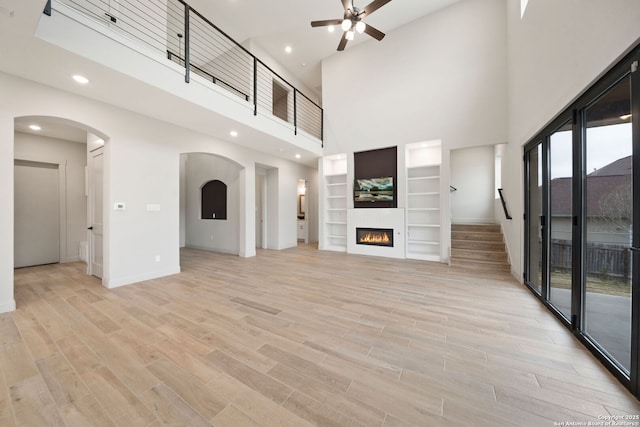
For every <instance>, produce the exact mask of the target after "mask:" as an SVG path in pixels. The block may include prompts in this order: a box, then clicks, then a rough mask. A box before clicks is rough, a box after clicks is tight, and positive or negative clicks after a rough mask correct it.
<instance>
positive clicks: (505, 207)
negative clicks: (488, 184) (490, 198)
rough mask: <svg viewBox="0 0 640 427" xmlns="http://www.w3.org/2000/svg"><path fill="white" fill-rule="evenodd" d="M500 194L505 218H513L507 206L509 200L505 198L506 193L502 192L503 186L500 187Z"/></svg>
mask: <svg viewBox="0 0 640 427" xmlns="http://www.w3.org/2000/svg"><path fill="white" fill-rule="evenodd" d="M498 194H499V195H500V201H501V202H502V209H503V210H504V216H505V218H507V219H511V215H510V214H509V209H508V208H507V201H506V200H505V198H504V194H502V188H498Z"/></svg>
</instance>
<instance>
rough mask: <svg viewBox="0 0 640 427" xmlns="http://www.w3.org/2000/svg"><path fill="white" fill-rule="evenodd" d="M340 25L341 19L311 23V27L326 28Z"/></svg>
mask: <svg viewBox="0 0 640 427" xmlns="http://www.w3.org/2000/svg"><path fill="white" fill-rule="evenodd" d="M340 24H342V19H326V20H324V21H311V26H312V27H326V26H329V25H340Z"/></svg>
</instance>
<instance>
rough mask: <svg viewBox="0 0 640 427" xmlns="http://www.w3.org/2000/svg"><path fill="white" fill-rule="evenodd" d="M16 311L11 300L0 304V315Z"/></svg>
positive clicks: (13, 300)
mask: <svg viewBox="0 0 640 427" xmlns="http://www.w3.org/2000/svg"><path fill="white" fill-rule="evenodd" d="M15 310H16V300H15V299H12V300H10V301H6V302H3V303H1V304H0V313H9V312H10V311H15Z"/></svg>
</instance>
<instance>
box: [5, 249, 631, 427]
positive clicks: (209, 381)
mask: <svg viewBox="0 0 640 427" xmlns="http://www.w3.org/2000/svg"><path fill="white" fill-rule="evenodd" d="M182 268H183V272H182V273H181V274H178V275H175V276H171V277H167V278H163V279H158V280H151V281H147V282H143V283H139V284H136V285H130V286H125V287H122V288H118V289H115V290H112V291H108V290H106V289H104V288H102V287H101V286H100V284H99V281H98V280H97V279H95V278H92V277H87V276H86V275H85V274H84V265H83V264H79V263H75V264H64V265H56V266H43V267H34V268H27V269H20V270H16V274H15V295H16V301H17V305H18V310H17V311H15V312H13V313H8V314H4V315H0V371H1V374H2V375H1V376H0V425H1V426H3V427H4V426H13V425H30V426H46V425H54V426H62V425H67V426H83V427H84V426H94V425H95V426H113V425H117V426H127V427H129V426H160V425H164V424H171V425H186V426H201V425H202V426H206V425H215V426H233V427H237V426H275V425H278V426H280V425H284V426H309V425H327V426H341V427H342V426H367V427H368V426H408V425H415V426H492V427H493V426H535V427H540V426H553V425H554V421H555V422H558V423H559V422H566V421H578V422H585V423H586V422H588V421H592V422H595V421H599V419H598V417H603V416H608V415H621V414H639V413H640V405H639V404H638V402H637V401H636V400H635V399H634V398H633V397H632V396H631V395H630V394H629V393H628V392H627V391H626V390H625V389H624V388H623V387H622V386H621V385H620V384H619V383H617V382H616V381H615V380H614V379H613V377H612V376H611V375H610V374H609V373H607V372H606V370H605V369H604V368H602V367H601V366H600V364H599V363H598V362H597V361H596V360H595V359H594V358H593V357H592V356H591V355H590V353H588V352H587V351H586V350H585V349H584V348H583V347H582V346H581V345H580V344H579V343H578V342H577V341H576V340H575V339H574V338H573V337H572V336H571V334H570V333H569V332H568V331H567V330H566V329H565V328H564V327H562V326H561V325H560V324H559V322H558V321H557V320H556V319H555V318H554V317H553V316H552V315H551V314H550V313H549V312H548V311H547V310H546V309H545V308H543V307H542V306H541V304H540V303H539V302H538V301H537V300H536V299H535V298H533V297H532V296H531V294H530V293H529V292H528V291H527V290H526V289H524V288H523V286H522V285H520V284H518V283H516V282H515V281H514V280H513V279H512V278H510V277H508V276H506V277H494V278H483V277H475V276H473V275H469V274H464V273H463V272H461V271H454V270H453V269H450V268H449V267H447V266H443V265H440V264H433V263H426V262H421V261H411V260H402V261H399V260H390V259H381V258H372V257H361V256H355V255H345V254H341V253H332V252H319V251H317V250H316V249H315V248H313V247H311V246H301V247H299V248H294V249H290V250H285V251H259V253H258V256H257V257H255V258H249V259H243V258H239V257H237V256H231V255H224V254H214V253H208V252H202V251H195V250H184V251H183V252H182ZM585 425H586V424H585Z"/></svg>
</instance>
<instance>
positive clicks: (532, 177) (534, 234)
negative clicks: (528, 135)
mask: <svg viewBox="0 0 640 427" xmlns="http://www.w3.org/2000/svg"><path fill="white" fill-rule="evenodd" d="M528 170H529V177H528V186H529V189H528V201H529V206H528V212H527V218H528V219H529V221H528V230H527V235H528V245H529V247H528V257H527V273H528V282H529V283H528V284H529V286H531V287H532V288H533V289H535V290H536V291H537V292H538V293H541V292H542V267H543V265H542V260H543V252H542V231H543V230H542V225H543V222H542V221H543V216H542V215H543V213H542V143H540V144H538V145H537V146H536V147H535V148H533V149H532V150H531V151H529V169H528Z"/></svg>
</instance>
